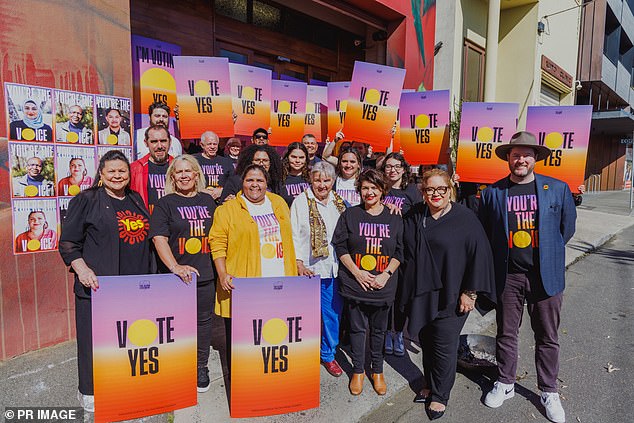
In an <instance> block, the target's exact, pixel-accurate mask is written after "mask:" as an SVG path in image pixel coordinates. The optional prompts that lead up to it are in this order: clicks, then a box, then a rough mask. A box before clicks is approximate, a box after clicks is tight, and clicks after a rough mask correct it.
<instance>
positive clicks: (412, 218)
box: [399, 169, 495, 420]
mask: <svg viewBox="0 0 634 423" xmlns="http://www.w3.org/2000/svg"><path fill="white" fill-rule="evenodd" d="M422 179H423V193H424V198H425V203H419V204H416V205H415V206H414V207H413V208H412V209H411V210H410V213H409V214H408V216H406V219H405V236H404V244H405V263H406V265H405V269H404V282H405V284H404V285H403V292H402V295H401V296H400V298H399V300H400V301H399V302H400V304H401V305H402V306H405V307H406V309H408V310H409V324H408V326H407V329H408V332H409V333H411V334H418V337H419V339H420V344H421V346H422V349H423V372H424V377H425V378H424V382H425V383H424V385H425V387H424V388H423V390H422V392H421V393H420V394H419V395H418V396H417V398H416V400H415V401H416V402H424V403H425V404H426V409H425V410H426V412H427V415H428V417H429V418H430V419H431V420H435V419H438V418H440V417H442V416H443V414H444V412H445V409H446V407H447V402H448V401H449V394H450V392H451V388H452V387H453V384H454V381H455V378H456V362H457V351H458V342H459V338H460V331H461V330H462V327H463V326H464V324H465V321H466V320H467V316H468V314H469V312H470V311H471V310H473V309H474V307H475V304H476V301H478V302H479V303H480V304H481V303H482V301H483V297H488V298H494V296H495V290H494V289H495V287H494V283H495V282H494V281H495V278H494V275H493V256H492V254H491V247H490V245H489V241H488V239H487V237H486V234H485V233H484V229H483V228H482V225H481V224H480V222H479V220H478V218H477V217H476V215H475V214H474V213H473V212H472V211H470V210H469V209H467V208H466V207H464V206H462V205H460V204H458V203H454V202H453V201H452V200H453V195H454V187H453V183H452V181H451V177H450V176H449V174H448V173H447V172H445V171H444V170H440V169H432V170H429V171H427V172H425V173H424V175H423V178H422Z"/></svg>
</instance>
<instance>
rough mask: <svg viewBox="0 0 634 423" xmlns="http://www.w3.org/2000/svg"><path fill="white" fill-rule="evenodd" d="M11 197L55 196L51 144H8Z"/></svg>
mask: <svg viewBox="0 0 634 423" xmlns="http://www.w3.org/2000/svg"><path fill="white" fill-rule="evenodd" d="M9 166H10V169H11V171H10V177H11V195H12V196H13V197H54V196H55V147H54V146H53V145H52V144H31V143H22V142H9Z"/></svg>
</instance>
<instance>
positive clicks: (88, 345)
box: [59, 150, 153, 412]
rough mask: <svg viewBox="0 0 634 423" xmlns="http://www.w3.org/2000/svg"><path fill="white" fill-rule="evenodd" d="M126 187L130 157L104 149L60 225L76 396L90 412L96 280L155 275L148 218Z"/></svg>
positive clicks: (140, 201)
mask: <svg viewBox="0 0 634 423" xmlns="http://www.w3.org/2000/svg"><path fill="white" fill-rule="evenodd" d="M129 184H130V163H129V162H128V159H127V158H126V156H125V155H124V154H123V153H122V152H120V151H118V150H112V151H108V152H107V153H106V154H104V155H103V157H102V158H101V160H100V161H99V169H98V171H97V176H96V178H95V183H94V184H93V186H92V187H91V188H89V189H87V190H86V191H82V192H81V193H79V194H77V195H76V196H75V197H74V198H73V199H72V200H71V201H70V203H69V204H68V210H67V212H66V218H65V219H64V221H63V222H62V233H61V237H60V240H59V252H60V255H61V256H62V259H63V260H64V263H65V264H66V265H67V266H70V271H71V272H72V273H74V274H75V286H74V292H75V325H76V329H77V368H78V372H79V392H78V395H77V397H78V399H79V401H80V403H81V405H82V407H84V410H86V411H88V412H93V411H94V409H95V407H94V388H93V366H92V357H93V351H92V314H91V309H92V305H91V290H94V291H96V290H97V289H98V288H99V283H98V281H97V276H117V275H143V274H147V273H153V272H152V270H153V266H152V265H151V256H150V245H149V242H148V241H149V238H148V229H149V224H148V223H149V217H150V216H149V214H148V211H147V209H146V208H145V205H144V204H143V200H142V199H141V196H140V195H139V194H138V193H136V192H134V191H132V190H130V188H129ZM122 257H134V260H121V258H122Z"/></svg>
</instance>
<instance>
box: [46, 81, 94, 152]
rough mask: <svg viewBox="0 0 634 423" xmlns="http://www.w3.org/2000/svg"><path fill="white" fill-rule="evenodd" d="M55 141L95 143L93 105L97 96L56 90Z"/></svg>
mask: <svg viewBox="0 0 634 423" xmlns="http://www.w3.org/2000/svg"><path fill="white" fill-rule="evenodd" d="M53 97H54V99H55V142H59V143H68V144H81V145H93V144H95V139H94V133H93V128H94V124H93V106H94V100H95V96H94V95H92V94H86V93H78V92H74V91H63V90H55V91H54V92H53Z"/></svg>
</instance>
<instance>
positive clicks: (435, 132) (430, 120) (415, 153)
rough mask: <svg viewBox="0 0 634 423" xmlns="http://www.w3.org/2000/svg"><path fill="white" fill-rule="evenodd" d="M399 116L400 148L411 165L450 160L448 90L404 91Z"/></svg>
mask: <svg viewBox="0 0 634 423" xmlns="http://www.w3.org/2000/svg"><path fill="white" fill-rule="evenodd" d="M399 117H400V129H401V131H400V147H401V149H402V150H403V151H404V152H405V157H407V160H408V162H409V163H410V164H411V165H420V164H424V165H431V164H438V163H446V162H447V158H448V155H447V154H446V149H447V148H448V147H449V126H448V125H449V90H443V91H423V92H409V93H403V94H402V95H401V107H400V116H399ZM443 147H444V148H443ZM395 151H398V150H396V149H395Z"/></svg>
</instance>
